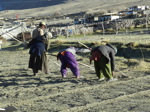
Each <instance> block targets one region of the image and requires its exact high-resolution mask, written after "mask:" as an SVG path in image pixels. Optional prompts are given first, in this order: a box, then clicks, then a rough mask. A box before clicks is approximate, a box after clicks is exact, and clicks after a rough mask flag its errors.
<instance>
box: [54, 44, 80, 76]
mask: <svg viewBox="0 0 150 112" xmlns="http://www.w3.org/2000/svg"><path fill="white" fill-rule="evenodd" d="M75 54H76V50H75V48H74V47H70V48H67V49H65V50H62V51H60V52H59V53H58V55H57V59H60V61H61V68H60V72H61V75H62V77H63V78H65V77H66V76H67V68H70V70H71V71H72V73H73V75H74V76H75V77H76V78H77V79H79V78H80V73H79V67H78V63H77V60H76V58H75Z"/></svg>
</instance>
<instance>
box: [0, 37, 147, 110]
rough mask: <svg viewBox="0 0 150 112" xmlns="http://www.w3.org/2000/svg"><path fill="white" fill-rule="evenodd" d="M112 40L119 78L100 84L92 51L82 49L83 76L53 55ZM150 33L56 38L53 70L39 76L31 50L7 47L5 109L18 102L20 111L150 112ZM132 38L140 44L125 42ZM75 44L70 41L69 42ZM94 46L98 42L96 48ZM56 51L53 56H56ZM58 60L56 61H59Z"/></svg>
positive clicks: (0, 59) (0, 65)
mask: <svg viewBox="0 0 150 112" xmlns="http://www.w3.org/2000/svg"><path fill="white" fill-rule="evenodd" d="M102 40H108V41H110V42H111V43H112V44H114V45H115V46H117V48H118V53H117V55H116V70H115V77H117V78H118V80H117V81H113V82H107V81H102V82H100V81H99V80H98V79H97V77H96V74H95V71H94V70H92V69H91V68H93V63H92V64H91V65H90V64H89V56H90V53H77V60H78V62H80V63H84V64H86V65H88V66H91V68H89V67H87V66H83V65H81V64H79V67H80V73H81V76H82V77H81V78H80V79H75V78H74V76H73V75H72V73H71V71H70V70H68V75H67V78H65V79H62V78H61V75H60V67H59V65H60V61H57V59H56V57H55V56H53V55H55V54H57V52H58V51H59V50H61V49H63V48H65V47H66V46H69V45H72V46H75V47H79V48H84V47H83V46H81V45H79V44H78V43H77V42H78V41H80V42H84V43H85V44H86V45H89V46H90V45H91V43H92V42H93V43H96V44H95V46H96V45H99V43H98V42H100V41H102ZM149 40H150V38H149V35H141V36H90V37H88V36H87V37H82V38H81V37H80V38H79V37H77V38H64V39H59V38H58V39H55V40H52V44H51V48H50V49H49V51H48V54H47V56H48V60H49V62H48V63H49V68H50V71H51V73H50V74H44V73H42V72H39V74H38V75H37V76H33V74H32V70H31V69H28V60H29V54H28V51H29V49H24V47H23V45H20V44H14V45H13V44H12V43H11V45H9V46H7V47H6V46H3V48H2V50H1V51H0V90H1V92H0V108H5V107H7V106H13V107H15V108H16V109H17V111H16V112H150V94H149V93H150V46H149V43H148V42H149ZM130 42H139V43H137V44H138V45H139V46H138V47H133V46H130V47H129V46H125V45H126V44H127V43H130ZM68 43H69V44H68ZM90 47H93V46H90ZM50 54H53V55H50ZM54 62H55V63H54Z"/></svg>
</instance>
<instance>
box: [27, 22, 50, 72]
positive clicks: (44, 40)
mask: <svg viewBox="0 0 150 112" xmlns="http://www.w3.org/2000/svg"><path fill="white" fill-rule="evenodd" d="M39 26H41V28H44V27H45V24H41V23H40V24H39ZM38 34H39V35H37V37H34V42H33V43H32V45H31V47H30V51H29V54H30V59H29V68H31V69H32V70H33V75H36V74H37V73H38V71H39V70H41V71H42V72H44V73H46V74H48V73H49V68H48V64H47V56H46V52H47V50H48V49H49V45H50V38H51V34H50V33H49V32H46V33H45V34H41V33H40V30H39V33H38Z"/></svg>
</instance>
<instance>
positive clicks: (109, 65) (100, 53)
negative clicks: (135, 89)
mask: <svg viewBox="0 0 150 112" xmlns="http://www.w3.org/2000/svg"><path fill="white" fill-rule="evenodd" d="M116 53H117V48H116V47H114V46H113V45H111V44H106V45H101V46H98V47H95V48H94V49H93V50H92V51H91V57H90V64H91V61H92V60H94V67H95V71H96V75H97V77H98V78H99V80H105V79H106V80H108V81H115V80H117V79H115V78H113V73H114V69H115V54H116Z"/></svg>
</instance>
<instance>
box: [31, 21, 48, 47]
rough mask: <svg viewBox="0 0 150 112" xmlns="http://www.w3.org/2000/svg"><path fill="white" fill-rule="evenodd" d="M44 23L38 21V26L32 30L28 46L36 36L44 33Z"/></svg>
mask: <svg viewBox="0 0 150 112" xmlns="http://www.w3.org/2000/svg"><path fill="white" fill-rule="evenodd" d="M45 28H46V23H45V22H40V23H39V26H38V27H37V28H36V29H34V30H33V32H32V40H31V41H30V42H29V44H28V47H30V46H31V45H32V44H33V43H34V41H36V38H37V37H40V36H43V35H44V34H45Z"/></svg>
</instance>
